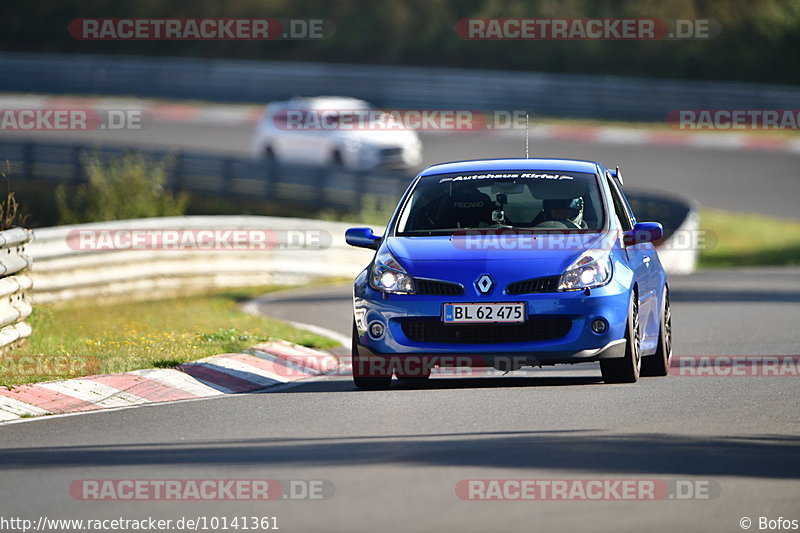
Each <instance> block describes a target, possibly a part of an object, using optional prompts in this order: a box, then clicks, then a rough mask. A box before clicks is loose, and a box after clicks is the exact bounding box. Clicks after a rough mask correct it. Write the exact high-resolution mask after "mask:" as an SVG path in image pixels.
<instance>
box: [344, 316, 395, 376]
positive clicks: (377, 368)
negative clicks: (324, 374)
mask: <svg viewBox="0 0 800 533" xmlns="http://www.w3.org/2000/svg"><path fill="white" fill-rule="evenodd" d="M352 339H353V341H352V346H351V354H352V363H353V384H354V385H355V386H356V387H358V388H359V389H365V390H382V389H388V388H389V385H390V384H391V382H392V373H391V371H389V373H388V375H387V374H386V369H384V368H382V366H383V365H377V364H376V365H372V364H371V361H370V358H369V357H362V356H360V355H359V354H358V330H357V329H356V321H355V319H353V337H352Z"/></svg>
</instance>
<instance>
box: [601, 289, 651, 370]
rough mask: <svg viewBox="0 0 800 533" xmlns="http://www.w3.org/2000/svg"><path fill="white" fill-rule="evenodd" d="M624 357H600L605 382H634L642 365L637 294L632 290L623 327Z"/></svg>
mask: <svg viewBox="0 0 800 533" xmlns="http://www.w3.org/2000/svg"><path fill="white" fill-rule="evenodd" d="M625 341H626V342H625V357H621V358H615V359H601V360H600V371H601V372H602V374H603V381H605V382H606V383H636V381H638V379H639V373H640V371H641V365H642V355H641V353H642V352H641V333H640V331H639V296H638V295H637V294H636V292H635V291H634V292H633V293H632V294H631V301H630V303H629V304H628V325H627V327H626V328H625Z"/></svg>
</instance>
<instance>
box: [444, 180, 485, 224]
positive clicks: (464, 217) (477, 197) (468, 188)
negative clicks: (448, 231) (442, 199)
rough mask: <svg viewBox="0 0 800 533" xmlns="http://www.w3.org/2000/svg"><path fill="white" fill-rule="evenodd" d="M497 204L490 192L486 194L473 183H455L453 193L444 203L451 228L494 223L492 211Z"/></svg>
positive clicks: (445, 217)
mask: <svg viewBox="0 0 800 533" xmlns="http://www.w3.org/2000/svg"><path fill="white" fill-rule="evenodd" d="M495 208H496V207H495V204H494V202H492V199H491V197H490V196H489V195H488V194H484V193H482V192H480V191H479V190H478V188H477V187H476V186H475V185H472V184H471V183H459V184H454V185H453V193H452V194H451V195H450V197H449V198H448V199H447V202H446V203H445V205H444V209H443V211H444V213H443V215H444V219H445V220H446V221H447V224H448V225H449V227H451V228H455V227H458V228H477V227H480V225H481V223H483V224H484V226H488V225H491V224H492V211H494V210H495Z"/></svg>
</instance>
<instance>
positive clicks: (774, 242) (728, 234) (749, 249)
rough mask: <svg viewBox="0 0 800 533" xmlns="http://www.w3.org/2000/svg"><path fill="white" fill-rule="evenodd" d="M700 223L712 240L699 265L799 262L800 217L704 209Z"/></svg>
mask: <svg viewBox="0 0 800 533" xmlns="http://www.w3.org/2000/svg"><path fill="white" fill-rule="evenodd" d="M700 227H701V229H703V230H705V231H706V232H707V233H706V235H708V236H709V239H708V241H709V244H710V245H709V246H708V248H707V249H705V250H701V252H700V259H699V262H698V266H699V267H700V268H704V267H732V266H757V265H800V220H791V219H783V218H775V217H770V216H766V215H757V214H752V213H733V212H730V211H721V210H717V209H703V210H702V212H701V214H700Z"/></svg>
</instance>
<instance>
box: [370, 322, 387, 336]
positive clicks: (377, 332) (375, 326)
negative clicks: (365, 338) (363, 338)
mask: <svg viewBox="0 0 800 533" xmlns="http://www.w3.org/2000/svg"><path fill="white" fill-rule="evenodd" d="M383 331H384V328H383V324H381V323H380V322H373V323H372V324H370V325H369V336H370V337H372V338H373V339H380V338H381V337H383Z"/></svg>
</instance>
